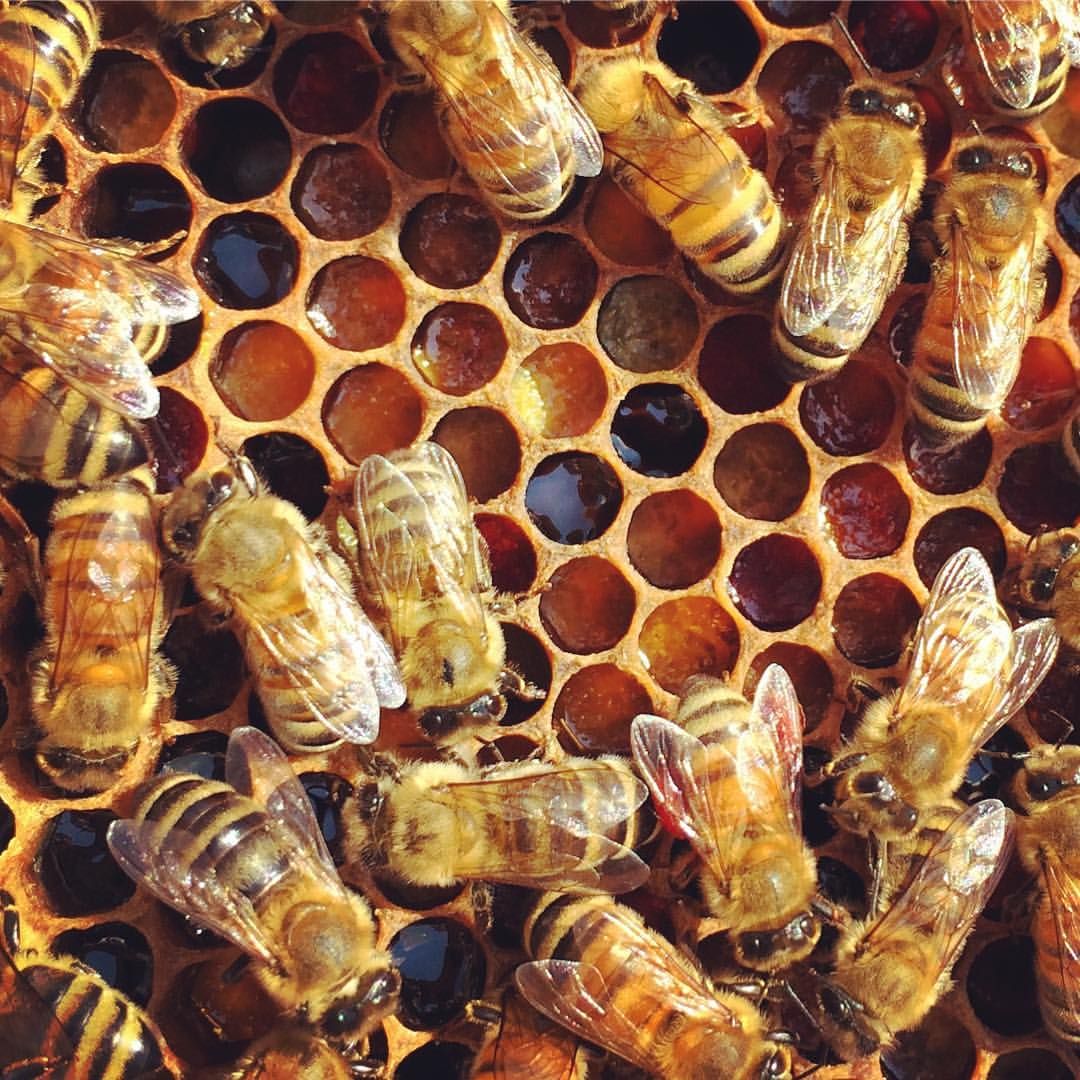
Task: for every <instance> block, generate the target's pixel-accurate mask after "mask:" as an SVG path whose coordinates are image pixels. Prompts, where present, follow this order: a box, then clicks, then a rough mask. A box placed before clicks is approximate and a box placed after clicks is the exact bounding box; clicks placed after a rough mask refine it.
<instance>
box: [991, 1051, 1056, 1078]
mask: <svg viewBox="0 0 1080 1080" xmlns="http://www.w3.org/2000/svg"><path fill="white" fill-rule="evenodd" d="M1074 1075H1075V1074H1074V1073H1073V1071H1072V1069H1070V1068H1069V1066H1068V1065H1066V1064H1065V1062H1064V1061H1062V1060H1061V1058H1059V1057H1058V1056H1057V1054H1054V1053H1052V1052H1051V1051H1049V1050H1040V1049H1039V1048H1038V1047H1037V1046H1032V1047H1027V1048H1025V1049H1024V1050H1013V1051H1011V1052H1010V1053H1008V1054H1001V1055H1000V1056H999V1057H998V1058H997V1060H996V1061H995V1062H994V1063H993V1065H991V1066H990V1071H989V1072H988V1073H987V1074H986V1080H1030V1078H1031V1077H1032V1076H1037V1077H1039V1080H1070V1078H1071V1077H1073V1076H1074Z"/></svg>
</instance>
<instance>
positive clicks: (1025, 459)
mask: <svg viewBox="0 0 1080 1080" xmlns="http://www.w3.org/2000/svg"><path fill="white" fill-rule="evenodd" d="M997 497H998V504H999V505H1000V506H1001V509H1002V511H1003V512H1004V514H1005V516H1006V517H1007V518H1008V519H1009V520H1010V521H1011V522H1012V523H1013V524H1014V525H1015V526H1016V527H1017V528H1018V529H1019V530H1020V531H1021V532H1026V533H1036V532H1039V531H1040V530H1044V529H1061V528H1064V527H1065V526H1066V525H1072V524H1073V522H1075V521H1076V519H1077V517H1080V483H1078V482H1077V479H1076V477H1075V474H1074V473H1073V472H1072V470H1071V469H1070V468H1069V464H1068V462H1067V461H1066V460H1065V455H1064V453H1063V452H1062V449H1061V444H1060V443H1059V442H1058V441H1057V440H1055V441H1054V442H1052V443H1034V444H1032V445H1029V446H1021V447H1020V448H1019V449H1017V450H1014V451H1013V452H1012V453H1011V454H1010V455H1009V457H1008V458H1007V459H1006V461H1005V467H1004V469H1003V470H1002V474H1001V480H1000V482H999V483H998V489H997Z"/></svg>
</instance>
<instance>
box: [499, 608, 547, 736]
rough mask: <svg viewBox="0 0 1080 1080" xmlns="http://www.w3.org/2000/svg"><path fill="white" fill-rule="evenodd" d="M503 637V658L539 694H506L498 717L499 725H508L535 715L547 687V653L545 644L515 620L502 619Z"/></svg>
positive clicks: (544, 696) (518, 722)
mask: <svg viewBox="0 0 1080 1080" xmlns="http://www.w3.org/2000/svg"><path fill="white" fill-rule="evenodd" d="M499 625H500V626H501V627H502V632H503V640H504V641H505V642H506V662H507V664H509V665H510V667H511V668H512V669H513V670H514V671H517V672H518V673H519V674H521V675H523V676H524V677H525V681H526V682H527V683H529V684H530V685H531V686H535V687H536V688H537V689H538V690H540V691H542V693H543V696H542V697H540V698H536V699H532V700H530V699H527V698H520V697H515V696H514V695H513V694H511V695H510V696H509V698H508V699H507V702H506V715H505V716H504V717H503V718H502V720H501V721H499V723H500V725H501V726H502V727H512V726H513V725H514V724H520V723H522V722H523V721H525V720H528V719H529V717H530V716H535V715H536V713H537V712H539V710H540V708H541V707H542V705H543V704H544V699H545V698H546V696H547V692H548V691H549V690H550V689H551V656H550V655H549V653H548V650H547V648H546V646H545V645H544V644H543V643H542V642H541V641H540V639H539V638H538V637H537V636H536V635H535V634H532V633H530V632H529V631H528V630H525V629H523V628H522V627H520V626H518V625H517V624H516V623H511V622H502V623H500V624H499Z"/></svg>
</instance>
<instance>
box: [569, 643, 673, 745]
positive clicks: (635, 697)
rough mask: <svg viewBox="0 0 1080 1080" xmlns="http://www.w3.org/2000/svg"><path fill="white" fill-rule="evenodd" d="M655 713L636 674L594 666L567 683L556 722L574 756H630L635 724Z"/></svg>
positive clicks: (611, 667)
mask: <svg viewBox="0 0 1080 1080" xmlns="http://www.w3.org/2000/svg"><path fill="white" fill-rule="evenodd" d="M652 711H653V703H652V699H651V698H650V697H649V692H648V691H647V690H646V689H645V687H644V686H642V685H641V683H640V682H638V680H637V679H635V678H634V676H633V675H631V674H630V673H629V672H627V671H623V670H622V668H620V667H617V666H616V665H615V664H594V665H593V666H592V667H585V668H581V669H579V670H578V671H575V672H574V674H573V675H571V676H570V678H569V679H567V680H566V683H565V685H564V686H563V688H562V689H561V690H560V691H559V696H558V697H557V698H556V699H555V708H554V709H553V711H552V723H553V724H554V725H555V732H556V735H557V736H558V739H559V742H560V744H561V745H562V747H563V749H564V750H566V751H568V752H569V753H571V754H628V753H629V752H630V724H631V722H632V721H633V719H634V717H635V716H637V715H638V714H639V713H651V712H652Z"/></svg>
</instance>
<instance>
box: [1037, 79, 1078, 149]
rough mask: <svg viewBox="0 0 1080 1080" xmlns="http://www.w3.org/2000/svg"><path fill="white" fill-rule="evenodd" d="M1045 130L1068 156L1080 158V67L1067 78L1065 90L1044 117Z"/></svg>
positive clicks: (1052, 141) (1055, 144)
mask: <svg viewBox="0 0 1080 1080" xmlns="http://www.w3.org/2000/svg"><path fill="white" fill-rule="evenodd" d="M1042 127H1043V131H1044V132H1045V133H1046V135H1047V137H1048V138H1049V139H1050V142H1051V143H1053V144H1054V146H1055V147H1057V149H1058V150H1060V151H1061V153H1063V154H1065V156H1066V157H1071V158H1080V69H1077V68H1073V69H1072V70H1071V71H1070V72H1069V74H1068V76H1067V77H1066V79H1065V92H1064V93H1063V94H1062V95H1061V97H1059V98H1058V99H1057V101H1055V102H1054V104H1053V105H1051V106H1050V109H1049V111H1048V112H1047V113H1046V114H1045V115H1044V116H1043V118H1042Z"/></svg>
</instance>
